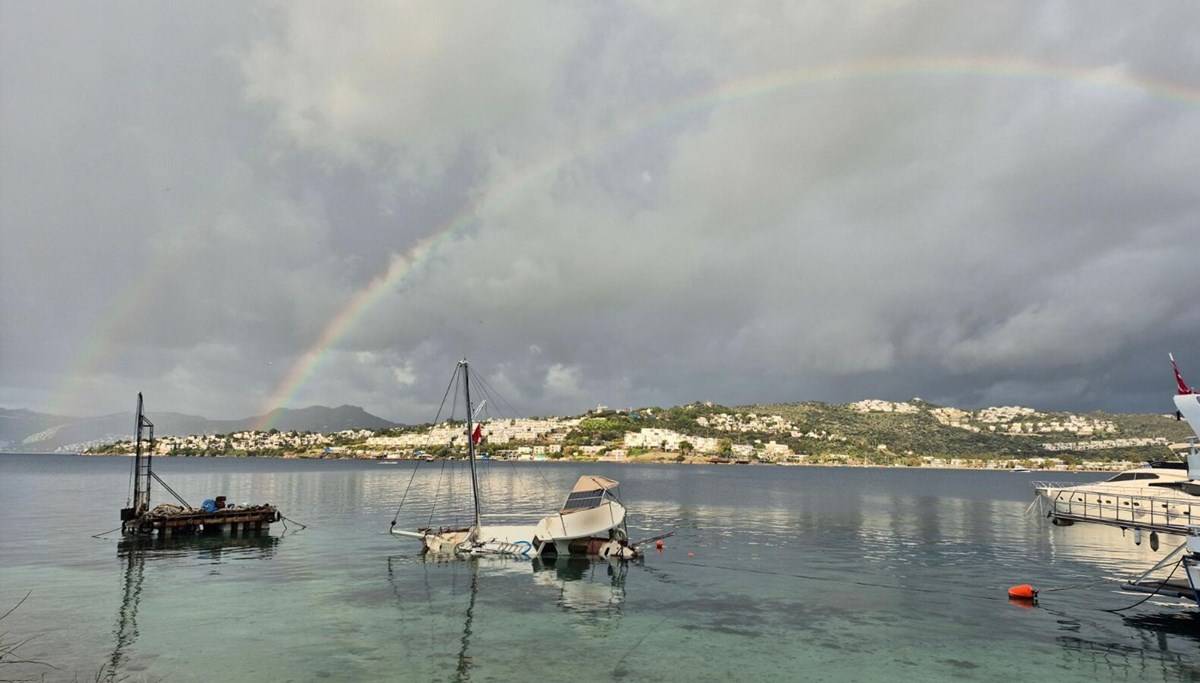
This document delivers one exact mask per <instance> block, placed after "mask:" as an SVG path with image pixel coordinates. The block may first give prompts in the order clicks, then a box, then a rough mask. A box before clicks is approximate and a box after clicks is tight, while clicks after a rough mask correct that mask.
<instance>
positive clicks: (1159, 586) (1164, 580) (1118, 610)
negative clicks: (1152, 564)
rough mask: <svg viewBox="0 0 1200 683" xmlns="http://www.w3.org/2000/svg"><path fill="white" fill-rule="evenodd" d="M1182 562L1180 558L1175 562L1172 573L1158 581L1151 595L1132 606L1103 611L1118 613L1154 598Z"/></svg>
mask: <svg viewBox="0 0 1200 683" xmlns="http://www.w3.org/2000/svg"><path fill="white" fill-rule="evenodd" d="M1181 564H1183V560H1180V561H1179V562H1176V563H1175V566H1174V567H1172V568H1171V573H1170V574H1167V578H1165V579H1163V580H1162V581H1160V582H1159V583H1158V585H1157V586H1155V587H1154V592H1153V593H1151V594H1150V595H1147V596H1146V597H1144V598H1142V599H1141V600H1138V601H1137V602H1135V603H1133V604H1132V605H1130V606H1128V607H1118V608H1116V609H1106V610H1103V611H1105V612H1112V613H1113V614H1116V613H1117V612H1124V611H1125V610H1127V609H1133V608H1134V607H1137V606H1138V605H1140V604H1142V603H1144V602H1146V601H1147V600H1149V599H1150V598H1152V597H1154V596H1156V595H1158V592H1159V591H1160V590H1162V588H1163V586H1165V585H1167V582H1168V581H1170V580H1171V577H1173V576H1175V570H1176V569H1179V565H1181Z"/></svg>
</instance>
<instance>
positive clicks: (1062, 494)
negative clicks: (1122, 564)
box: [1033, 356, 1200, 603]
mask: <svg viewBox="0 0 1200 683" xmlns="http://www.w3.org/2000/svg"><path fill="white" fill-rule="evenodd" d="M1171 366H1172V368H1173V369H1174V371H1175V382H1176V385H1177V392H1176V394H1175V408H1176V411H1177V412H1176V416H1177V417H1178V418H1179V419H1183V420H1187V422H1188V425H1189V426H1191V428H1192V431H1194V432H1195V433H1196V436H1195V437H1192V438H1189V439H1188V441H1189V442H1190V447H1189V448H1188V452H1187V454H1186V460H1184V461H1180V462H1160V463H1153V464H1152V465H1150V466H1147V467H1142V468H1139V469H1135V470H1127V471H1125V472H1121V473H1120V474H1117V475H1116V476H1114V477H1112V478H1110V479H1108V480H1107V481H1102V482H1095V483H1090V484H1063V483H1061V482H1034V483H1033V486H1034V488H1035V489H1036V490H1037V501H1036V502H1037V504H1038V505H1039V507H1040V508H1041V509H1042V511H1043V512H1044V513H1045V515H1046V516H1047V517H1049V518H1050V520H1051V522H1052V523H1054V524H1055V525H1058V526H1070V525H1072V524H1075V523H1093V524H1104V525H1108V526H1115V527H1120V528H1121V529H1130V530H1132V531H1133V538H1134V541H1135V542H1137V543H1140V542H1141V540H1142V535H1143V533H1144V532H1149V535H1150V545H1151V548H1152V549H1154V550H1158V544H1159V535H1160V534H1162V535H1164V536H1167V537H1168V538H1174V537H1178V536H1182V537H1186V541H1185V542H1184V543H1182V544H1179V545H1178V547H1177V548H1175V550H1173V551H1171V552H1170V553H1169V554H1168V555H1167V557H1166V558H1164V560H1163V562H1162V563H1159V564H1160V565H1162V564H1164V563H1167V562H1169V561H1170V560H1171V559H1172V558H1173V557H1175V556H1176V555H1180V554H1181V555H1182V557H1181V558H1180V560H1179V562H1180V563H1181V565H1182V567H1183V568H1184V573H1185V574H1186V575H1187V586H1185V591H1184V593H1181V594H1186V593H1187V589H1189V588H1190V595H1188V597H1191V598H1192V599H1195V600H1196V601H1197V602H1198V603H1200V394H1197V393H1196V392H1195V391H1194V390H1193V389H1192V388H1191V387H1189V386H1188V385H1187V383H1185V382H1184V381H1183V376H1182V375H1181V374H1180V372H1179V366H1178V365H1176V363H1175V358H1174V357H1173V356H1172V357H1171ZM1156 568H1157V566H1156ZM1138 584H1139V581H1134V582H1133V583H1132V584H1129V586H1132V587H1135V588H1136V587H1137V585H1138ZM1129 586H1127V587H1129Z"/></svg>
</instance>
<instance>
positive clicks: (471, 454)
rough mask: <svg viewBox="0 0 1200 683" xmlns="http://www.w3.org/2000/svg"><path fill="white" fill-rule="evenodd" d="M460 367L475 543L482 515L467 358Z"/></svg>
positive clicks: (472, 537) (472, 538) (472, 533)
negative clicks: (469, 463)
mask: <svg viewBox="0 0 1200 683" xmlns="http://www.w3.org/2000/svg"><path fill="white" fill-rule="evenodd" d="M459 365H460V366H462V369H463V393H464V394H465V395H466V399H467V458H468V459H469V460H470V461H471V493H472V494H473V497H474V499H475V526H473V527H471V535H470V538H471V540H472V541H474V540H476V539H477V538H478V537H479V526H480V515H479V478H478V477H477V476H476V475H475V432H474V427H473V425H472V420H473V416H472V415H471V380H470V376H471V372H470V368H469V367H468V365H467V359H466V358H464V359H462V361H461V362H459Z"/></svg>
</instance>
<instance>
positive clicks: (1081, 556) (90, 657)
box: [0, 455, 1200, 681]
mask: <svg viewBox="0 0 1200 683" xmlns="http://www.w3.org/2000/svg"><path fill="white" fill-rule="evenodd" d="M129 467H130V460H129V459H127V458H83V457H77V456H64V455H36V456H27V455H0V501H2V503H3V508H4V514H3V515H0V607H2V609H0V613H2V612H3V611H4V610H7V609H8V607H11V606H12V605H14V604H16V603H17V601H19V600H20V599H21V598H22V597H23V596H24V595H25V594H26V593H27V592H28V593H30V594H29V597H28V599H27V600H26V601H25V603H24V604H22V605H21V606H20V607H19V608H18V609H16V610H15V611H14V612H13V613H12V614H11V615H9V616H8V617H7V618H6V619H4V620H3V621H2V622H0V633H4V634H5V635H4V636H3V638H4V642H9V643H11V642H15V641H18V640H23V639H25V638H30V637H32V640H30V641H28V642H27V643H25V644H24V645H22V647H21V649H20V650H19V653H20V654H21V655H22V657H23V658H25V659H31V660H37V661H40V662H44V663H45V664H47V665H52V666H53V667H55V668H49V666H43V665H14V664H9V665H5V666H2V667H0V679H6V678H8V679H12V678H34V679H39V678H41V677H43V676H44V677H45V680H51V681H53V680H72V681H73V680H95V679H97V677H99V678H101V679H108V678H111V679H113V680H131V681H140V680H155V681H157V680H166V681H214V680H222V681H314V680H352V681H375V680H379V681H385V680H386V681H395V680H404V681H407V680H412V681H461V680H471V681H511V680H518V679H529V678H532V679H544V680H563V679H566V678H568V677H570V678H579V679H585V680H601V681H603V680H622V681H625V680H628V681H681V680H687V681H713V680H739V681H740V680H829V681H841V680H854V681H873V680H879V681H907V680H911V681H928V680H974V681H1012V680H1034V679H1037V678H1052V679H1054V680H1055V681H1075V680H1080V681H1082V680H1088V681H1091V680H1097V679H1099V680H1130V679H1136V680H1198V679H1200V618H1198V617H1197V616H1196V611H1197V610H1196V607H1195V605H1194V604H1190V603H1185V602H1183V601H1179V600H1173V599H1163V598H1154V599H1152V600H1150V601H1149V602H1147V603H1145V604H1143V605H1140V606H1138V607H1136V608H1134V609H1131V610H1128V611H1125V612H1121V613H1111V612H1106V611H1103V610H1104V609H1105V608H1110V609H1111V608H1118V607H1125V606H1128V605H1132V604H1133V603H1135V602H1137V601H1138V600H1140V599H1141V597H1142V596H1139V595H1131V594H1124V593H1121V592H1119V591H1118V590H1117V584H1116V583H1115V580H1116V579H1122V578H1128V577H1130V576H1131V575H1133V574H1134V573H1136V572H1138V571H1140V570H1142V569H1145V568H1147V567H1149V566H1150V565H1151V564H1153V562H1154V561H1156V559H1158V558H1160V557H1161V556H1162V555H1163V554H1164V553H1165V552H1166V551H1167V547H1166V545H1167V544H1164V548H1163V549H1162V551H1160V552H1158V553H1154V552H1152V551H1150V550H1149V548H1148V544H1143V545H1142V546H1140V547H1138V546H1134V545H1133V543H1132V541H1131V540H1129V539H1123V538H1122V537H1121V534H1120V531H1118V530H1109V529H1103V528H1099V529H1089V528H1085V527H1083V526H1081V525H1076V526H1074V527H1070V528H1063V529H1060V528H1054V527H1051V526H1050V525H1048V524H1047V523H1046V522H1045V520H1042V519H1039V518H1038V517H1037V516H1036V515H1034V514H1029V515H1026V514H1025V510H1026V508H1027V507H1028V505H1029V503H1030V501H1031V500H1032V490H1031V489H1030V488H1029V485H1028V484H1029V480H1030V479H1029V475H1014V474H1008V473H1001V472H976V471H936V470H884V469H849V468H800V467H736V466H733V467H731V466H712V467H697V466H632V465H627V466H622V465H611V464H591V465H575V464H557V463H553V464H538V465H536V466H534V465H532V464H527V463H491V464H488V465H486V466H485V468H484V471H485V475H486V476H485V477H484V481H483V486H482V490H483V496H484V498H485V501H486V505H485V509H486V511H487V512H489V513H492V514H493V515H494V517H493V518H492V519H493V520H494V521H505V518H510V517H511V518H512V521H515V520H516V519H518V518H521V517H522V516H524V517H525V518H527V517H528V516H529V515H536V514H537V513H539V512H541V511H543V510H547V509H554V508H555V507H556V506H557V505H558V504H559V503H561V499H562V498H563V497H564V495H565V492H566V490H567V489H569V487H570V486H571V484H572V483H573V482H574V480H575V478H577V477H578V476H579V475H580V474H583V473H597V474H602V475H605V476H609V477H612V478H614V479H618V480H620V481H621V482H622V486H621V495H622V497H623V499H624V500H625V502H626V503H627V505H628V506H629V508H630V510H631V517H630V527H631V528H630V532H631V535H632V536H634V537H638V536H649V535H651V534H654V533H656V532H658V531H660V530H664V529H677V530H678V533H677V535H676V536H674V537H673V538H670V539H668V540H667V542H666V547H665V548H664V550H663V552H662V553H661V554H660V553H656V552H653V551H651V553H650V554H649V555H648V557H646V558H645V560H644V561H642V562H638V563H632V564H629V565H624V566H622V565H609V564H608V563H606V562H601V563H593V562H589V561H573V562H563V561H560V562H559V563H555V564H543V563H538V562H529V561H524V562H522V561H513V560H508V561H504V560H491V561H478V562H433V561H426V560H425V559H423V558H422V557H421V556H420V555H419V554H418V552H417V551H418V544H417V542H416V541H413V540H409V539H401V538H395V537H392V536H389V535H387V534H386V531H387V529H388V525H389V522H390V521H391V520H392V518H393V515H395V514H396V512H397V504H398V503H399V501H400V500H401V498H402V497H403V496H404V494H405V491H406V489H407V490H408V497H407V500H406V503H405V505H404V507H403V508H402V509H401V510H400V513H399V517H398V522H397V523H398V524H399V525H402V526H404V527H406V528H415V527H416V526H419V525H423V524H425V523H426V522H428V521H429V519H430V503H431V502H432V501H433V500H434V499H435V498H436V499H437V500H438V502H439V504H438V508H439V510H438V514H436V515H435V516H434V517H433V521H434V522H435V523H437V522H440V521H445V520H446V519H448V518H453V517H454V515H455V513H454V512H453V511H452V510H450V509H449V508H448V504H449V503H450V502H451V501H457V502H459V503H463V502H464V501H463V494H464V493H465V492H466V491H467V490H468V489H469V484H468V483H467V482H468V480H467V479H466V475H465V469H464V468H462V467H453V466H451V467H450V468H448V469H447V470H445V471H443V470H442V467H441V464H440V463H432V464H424V465H422V466H420V467H419V468H418V469H416V470H415V474H414V465H413V464H410V463H403V464H395V465H385V464H381V463H376V462H339V461H284V460H272V459H257V458H251V459H239V460H234V459H184V458H160V459H156V460H155V471H156V472H157V473H158V474H160V475H161V476H162V477H163V478H164V479H165V480H166V481H167V482H168V483H169V484H170V485H171V486H172V487H173V488H174V489H175V490H176V491H178V492H179V493H180V494H181V495H182V496H184V497H185V498H186V499H188V500H189V501H190V502H192V503H198V502H200V501H201V500H203V499H205V498H211V497H215V496H216V495H226V496H227V497H228V498H229V500H230V501H236V502H254V503H258V502H270V503H274V504H276V505H278V506H279V507H280V509H281V510H283V512H284V514H285V515H287V516H288V517H289V518H291V519H294V520H297V521H298V522H302V523H304V524H307V525H308V528H306V529H303V530H301V529H299V528H298V527H297V526H296V525H295V524H291V525H289V527H288V528H287V529H286V530H285V529H284V528H283V527H282V526H281V525H275V526H274V528H273V532H272V536H271V537H269V538H265V539H258V540H242V541H238V542H236V543H235V542H211V541H205V542H193V543H177V544H171V545H162V544H159V545H158V546H155V545H153V544H151V545H150V546H149V547H147V546H146V545H144V544H143V545H137V544H127V543H124V542H121V540H120V539H119V538H118V535H117V534H111V535H108V536H104V537H102V538H99V539H97V538H92V537H91V535H92V534H97V533H100V532H104V531H106V530H108V529H111V528H113V527H115V526H117V525H118V524H119V519H118V514H117V513H118V510H119V508H120V507H122V506H123V504H124V503H125V499H126V496H127V491H128V484H129ZM1038 476H1039V478H1044V475H1038ZM1075 478H1085V477H1075ZM1091 478H1096V477H1095V476H1092V477H1091ZM410 481H411V482H412V485H411V489H409V488H408V487H409V482H410ZM439 482H440V483H439ZM167 500H168V497H167V495H166V494H165V493H164V492H162V491H161V489H156V490H155V493H154V501H155V502H167ZM458 514H459V515H460V517H459V518H460V520H465V519H466V518H467V517H466V513H465V511H462V512H459V513H458ZM1098 579H1112V580H1114V581H1111V582H1108V583H1093V582H1095V581H1096V580H1098ZM1018 583H1031V584H1033V585H1035V586H1037V587H1039V588H1043V589H1044V588H1050V587H1062V586H1071V585H1076V584H1090V585H1085V586H1081V587H1078V588H1074V589H1071V590H1065V591H1059V592H1051V593H1044V594H1043V599H1042V600H1041V602H1040V604H1039V606H1038V607H1036V608H1032V609H1030V608H1024V607H1020V606H1016V605H1013V604H1010V603H1009V601H1008V600H1007V598H1006V595H1005V590H1006V589H1007V587H1008V586H1011V585H1013V584H1018Z"/></svg>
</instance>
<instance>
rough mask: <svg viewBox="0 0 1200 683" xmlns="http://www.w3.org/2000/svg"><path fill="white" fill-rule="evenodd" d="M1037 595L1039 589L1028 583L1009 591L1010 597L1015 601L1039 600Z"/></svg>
mask: <svg viewBox="0 0 1200 683" xmlns="http://www.w3.org/2000/svg"><path fill="white" fill-rule="evenodd" d="M1037 594H1038V592H1037V589H1035V588H1034V587H1033V586H1030V585H1029V584H1027V583H1024V584H1021V585H1020V586H1013V587H1012V588H1009V589H1008V597H1010V598H1012V599H1013V600H1034V599H1036V598H1037Z"/></svg>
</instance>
